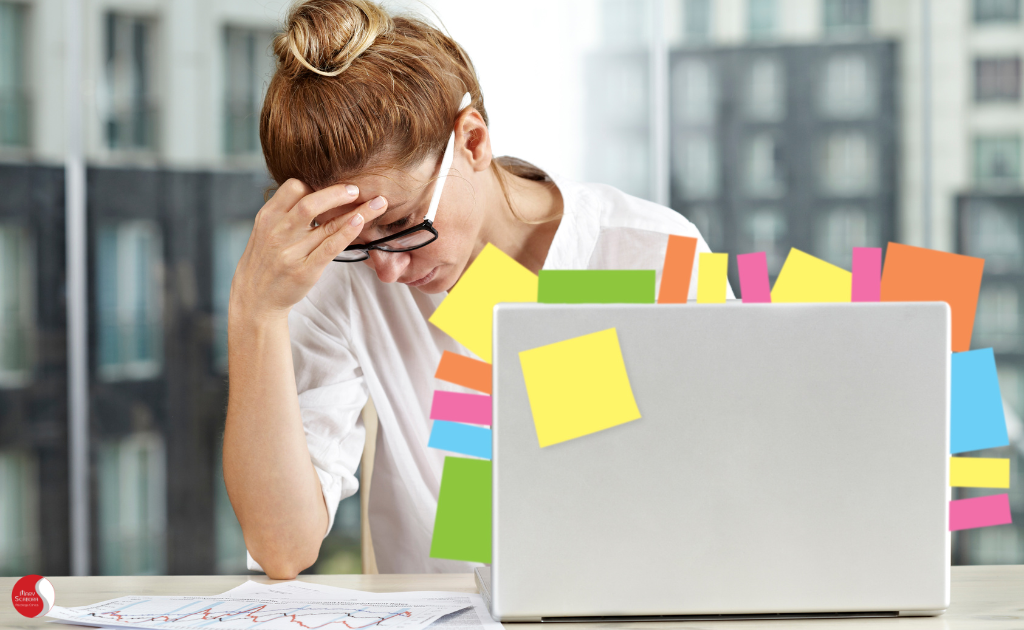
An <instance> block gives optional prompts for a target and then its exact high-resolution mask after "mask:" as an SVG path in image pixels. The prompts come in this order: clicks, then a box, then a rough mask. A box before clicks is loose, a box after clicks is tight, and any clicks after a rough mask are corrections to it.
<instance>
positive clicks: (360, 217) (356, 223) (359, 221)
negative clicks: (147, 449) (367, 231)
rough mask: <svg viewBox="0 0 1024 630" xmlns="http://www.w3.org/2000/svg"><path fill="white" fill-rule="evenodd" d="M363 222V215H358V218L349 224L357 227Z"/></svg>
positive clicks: (353, 218)
mask: <svg viewBox="0 0 1024 630" xmlns="http://www.w3.org/2000/svg"><path fill="white" fill-rule="evenodd" d="M362 222H363V215H361V214H359V213H358V212H357V213H356V216H354V217H352V218H351V219H349V220H348V224H349V225H351V226H353V227H355V226H357V225H359V224H361V223H362Z"/></svg>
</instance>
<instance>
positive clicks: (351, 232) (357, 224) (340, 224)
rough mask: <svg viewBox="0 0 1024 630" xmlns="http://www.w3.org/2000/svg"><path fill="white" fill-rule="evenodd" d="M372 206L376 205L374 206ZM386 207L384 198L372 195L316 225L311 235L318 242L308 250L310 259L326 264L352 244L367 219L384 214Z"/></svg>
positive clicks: (315, 262) (370, 219)
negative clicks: (353, 208)
mask: <svg viewBox="0 0 1024 630" xmlns="http://www.w3.org/2000/svg"><path fill="white" fill-rule="evenodd" d="M374 206H377V207H376V208H375V207H374ZM387 207H388V204H387V200H386V199H384V198H383V197H374V198H373V199H371V200H370V201H367V202H366V203H364V204H362V205H361V206H359V207H358V208H356V209H355V210H354V211H352V212H350V213H348V214H346V215H342V216H340V217H336V218H335V219H333V220H331V221H328V222H327V223H324V224H323V225H321V226H319V227H317V228H316V230H314V232H313V236H314V238H315V239H317V240H319V241H320V243H319V244H318V245H316V246H315V247H314V249H313V251H312V252H310V255H309V257H310V259H312V261H313V262H314V264H325V265H326V264H327V263H328V262H330V261H331V260H333V259H334V257H335V256H337V255H338V254H340V253H341V252H343V251H345V248H346V247H348V246H349V245H351V244H352V241H353V240H355V238H356V237H357V236H359V233H360V232H361V231H362V230H363V227H364V225H365V223H366V222H367V221H372V220H373V219H375V218H377V217H379V216H380V215H382V214H384V212H385V211H386V210H387Z"/></svg>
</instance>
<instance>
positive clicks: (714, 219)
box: [684, 205, 725, 251]
mask: <svg viewBox="0 0 1024 630" xmlns="http://www.w3.org/2000/svg"><path fill="white" fill-rule="evenodd" d="M684 214H685V215H686V218H687V219H689V220H690V222H691V223H693V224H694V225H695V226H697V231H699V232H700V235H701V236H703V237H704V242H705V243H707V244H708V247H710V248H711V250H712V251H719V250H721V249H722V248H723V247H725V238H724V237H725V234H723V232H722V221H721V217H720V216H719V214H718V210H717V209H716V208H713V207H710V206H704V205H701V206H694V207H692V208H688V209H687V210H686V212H685V213H684Z"/></svg>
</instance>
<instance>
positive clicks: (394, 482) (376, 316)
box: [247, 178, 733, 573]
mask: <svg viewBox="0 0 1024 630" xmlns="http://www.w3.org/2000/svg"><path fill="white" fill-rule="evenodd" d="M554 181H555V184H556V185H557V186H558V188H559V190H560V191H561V193H562V199H563V202H564V214H563V216H562V219H561V223H560V224H559V226H558V229H557V231H556V233H555V237H554V240H553V242H552V243H551V248H550V250H549V252H548V256H547V260H546V261H545V262H544V269H655V270H656V277H657V282H659V283H660V282H661V268H662V263H663V259H664V257H665V249H666V246H667V243H668V236H667V235H668V234H677V235H681V236H691V237H695V238H697V239H698V246H697V251H698V252H709V251H711V250H710V249H709V248H708V246H707V243H705V242H704V239H703V238H702V237H701V235H700V233H699V232H698V230H697V228H696V226H694V225H693V224H692V223H690V222H689V221H687V220H686V219H685V218H683V217H682V216H681V215H680V214H678V213H677V212H675V211H673V210H671V209H669V208H666V207H664V206H660V205H657V204H655V203H651V202H649V201H644V200H642V199H638V198H636V197H632V196H630V195H627V194H625V193H623V192H621V191H619V190H616V189H615V188H612V187H610V186H605V185H602V184H578V183H573V182H568V181H564V180H561V179H557V178H556V179H555V180H554ZM442 237H443V235H442ZM445 295H447V294H446V293H441V294H437V295H427V294H424V293H421V292H420V291H418V290H416V289H412V288H409V287H408V286H406V285H404V284H400V283H390V284H386V283H383V282H380V281H379V280H378V279H377V276H376V274H375V273H374V271H373V270H372V269H371V268H370V267H368V266H366V265H362V264H341V263H339V264H331V265H330V266H329V267H328V268H327V270H326V271H325V272H324V274H323V276H321V278H320V280H319V281H317V283H316V285H315V286H314V287H313V288H312V290H310V292H309V294H308V295H307V296H306V297H305V298H304V299H303V300H302V301H301V302H299V303H298V304H296V305H295V307H294V308H293V309H292V311H291V314H290V315H289V318H288V326H289V331H290V335H291V341H292V356H293V359H294V364H295V380H296V384H297V385H298V393H299V406H300V407H301V413H302V424H303V428H304V429H305V431H306V444H307V445H308V447H309V453H310V456H311V458H312V461H313V466H314V467H315V468H316V472H317V475H319V477H320V484H321V486H322V487H323V493H324V499H325V500H326V503H327V511H328V513H329V516H330V520H329V522H328V526H327V531H328V532H329V531H330V529H331V526H332V525H333V524H334V515H335V512H336V511H337V508H338V502H339V501H341V500H342V499H344V498H345V497H349V496H352V495H353V494H355V492H356V490H357V489H358V487H359V482H358V480H357V479H356V478H355V472H356V468H357V467H358V466H359V462H360V458H361V456H362V452H363V442H364V439H365V429H364V427H363V423H362V420H361V418H360V410H361V409H362V408H363V406H364V405H365V404H366V401H367V397H368V396H369V397H370V398H372V399H373V402H374V405H375V407H376V409H377V415H378V418H379V430H378V433H377V445H376V447H377V448H376V456H375V457H376V461H375V464H374V470H373V491H372V492H371V493H370V503H369V522H370V530H371V531H372V532H373V545H374V553H375V555H376V559H377V567H378V569H379V570H380V572H381V573H435V572H469V571H471V570H472V569H471V567H473V566H478V565H476V564H474V563H469V562H462V561H455V560H439V559H434V558H431V557H430V538H431V532H432V530H433V527H434V513H435V511H436V510H437V494H438V488H439V486H440V482H441V469H442V465H443V463H444V457H445V452H443V451H439V450H436V449H433V448H428V447H427V440H428V438H429V436H430V427H431V420H430V419H429V417H428V414H429V410H430V403H431V399H432V397H433V392H434V390H435V389H443V390H449V391H466V392H468V391H470V390H467V389H464V388H461V387H459V386H456V385H451V384H449V383H445V382H442V381H439V380H436V379H435V378H434V371H435V369H436V368H437V364H438V362H439V361H440V360H441V353H442V351H444V350H449V351H451V352H455V353H458V354H463V355H467V356H474V355H473V354H472V353H471V352H470V351H469V350H467V349H466V348H465V347H463V346H462V345H461V344H459V343H458V342H456V341H455V340H454V339H452V338H451V337H449V336H448V335H446V334H445V333H443V332H441V331H440V330H439V329H437V328H436V327H434V326H433V325H432V324H430V323H428V321H427V320H428V318H429V317H430V315H431V314H432V313H433V312H434V309H435V308H436V307H437V305H438V304H440V303H441V300H443V299H444V297H445ZM696 295H697V261H694V266H693V275H692V279H691V282H690V294H689V299H690V300H693V299H695V298H696ZM728 297H730V298H732V297H733V294H732V290H731V288H730V289H728ZM325 536H326V532H325ZM247 555H248V554H247ZM248 565H249V568H250V569H251V570H255V571H261V570H262V569H261V568H260V567H259V565H258V564H257V563H256V562H255V561H254V560H253V559H252V556H248Z"/></svg>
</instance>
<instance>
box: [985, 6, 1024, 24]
mask: <svg viewBox="0 0 1024 630" xmlns="http://www.w3.org/2000/svg"><path fill="white" fill-rule="evenodd" d="M1019 21H1020V0H974V23H975V24H987V23H990V22H1019Z"/></svg>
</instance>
